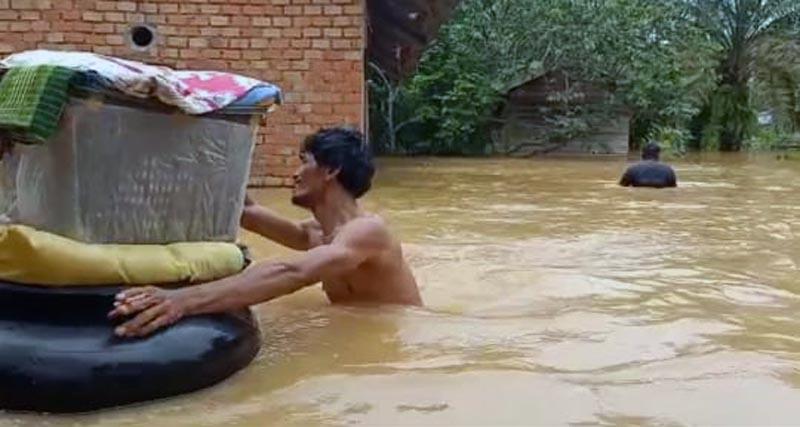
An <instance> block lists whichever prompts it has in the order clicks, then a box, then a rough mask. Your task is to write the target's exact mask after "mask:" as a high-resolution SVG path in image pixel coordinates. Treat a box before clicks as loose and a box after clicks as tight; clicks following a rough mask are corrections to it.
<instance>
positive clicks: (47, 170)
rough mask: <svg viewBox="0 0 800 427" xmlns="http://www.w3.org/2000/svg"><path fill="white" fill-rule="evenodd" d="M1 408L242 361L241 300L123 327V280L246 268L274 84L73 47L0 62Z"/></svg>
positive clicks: (145, 384) (65, 403)
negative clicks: (254, 157)
mask: <svg viewBox="0 0 800 427" xmlns="http://www.w3.org/2000/svg"><path fill="white" fill-rule="evenodd" d="M0 73H2V79H0V153H1V154H2V159H1V160H0V343H2V352H0V410H13V411H37V412H81V411H89V410H95V409H100V408H105V407H111V406H118V405H124V404H128V403H133V402H140V401H146V400H151V399H156V398H161V397H167V396H171V395H176V394H180V393H185V392H189V391H193V390H197V389H200V388H203V387H207V386H210V385H212V384H214V383H217V382H219V381H221V380H223V379H225V378H227V377H228V376H230V375H232V374H233V373H234V372H236V371H238V370H240V369H242V368H243V367H245V366H246V365H248V364H249V363H250V362H251V361H252V359H253V358H254V357H255V355H256V353H257V352H258V350H259V348H260V345H261V340H260V333H259V331H258V328H257V326H256V323H255V322H254V321H253V318H252V315H251V313H250V312H249V311H243V312H236V313H226V314H220V315H208V316H199V317H193V318H189V319H185V320H183V321H181V322H179V323H177V324H176V325H174V326H173V327H171V328H167V329H166V330H163V331H161V332H159V333H157V334H155V335H153V336H151V337H148V338H145V339H121V338H117V337H115V336H114V335H113V327H114V325H113V324H111V323H110V321H109V320H108V319H107V317H106V315H107V313H108V312H109V310H110V309H111V308H112V306H113V299H114V295H115V294H116V293H117V292H118V291H119V290H120V289H122V288H123V287H128V286H142V285H162V286H187V285H189V286H190V285H192V284H198V283H202V282H207V281H211V280H215V279H220V278H223V277H227V276H230V275H233V274H236V273H238V272H240V271H241V270H242V269H244V268H245V267H246V264H247V263H248V261H247V259H246V256H245V253H244V252H243V248H241V247H240V246H237V245H236V243H235V241H236V236H237V233H238V225H239V216H240V215H241V211H242V209H243V204H244V195H245V190H246V184H247V178H248V175H249V170H250V158H251V154H252V151H253V147H254V144H255V137H256V131H257V128H258V126H259V123H260V122H261V120H263V119H264V118H265V116H266V114H267V113H268V112H269V111H271V109H272V108H274V107H275V106H276V105H277V104H279V103H280V101H281V93H280V90H279V89H278V88H277V87H275V86H273V85H271V84H268V83H264V82H261V81H258V80H254V79H250V78H247V77H243V76H238V75H233V74H229V73H222V72H198V71H174V70H171V69H168V68H165V67H155V66H150V65H146V64H142V63H138V62H134V61H127V60H123V59H119V58H113V57H108V56H102V55H95V54H90V53H82V52H53V51H41V50H39V51H28V52H22V53H18V54H14V55H11V56H9V57H7V58H5V59H4V60H2V61H0Z"/></svg>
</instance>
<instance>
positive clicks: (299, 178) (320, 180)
mask: <svg viewBox="0 0 800 427" xmlns="http://www.w3.org/2000/svg"><path fill="white" fill-rule="evenodd" d="M292 178H293V179H294V187H293V188H292V203H293V204H295V205H297V206H300V207H303V208H306V209H311V208H313V207H314V205H316V204H317V203H318V201H319V200H320V199H321V197H322V194H323V192H324V190H325V186H326V185H327V184H328V181H329V179H330V175H329V173H328V169H327V168H324V167H321V166H320V165H319V164H318V163H317V161H316V160H315V159H314V156H313V155H312V154H311V153H309V152H307V151H302V152H300V166H298V167H297V170H296V171H295V172H294V175H292Z"/></svg>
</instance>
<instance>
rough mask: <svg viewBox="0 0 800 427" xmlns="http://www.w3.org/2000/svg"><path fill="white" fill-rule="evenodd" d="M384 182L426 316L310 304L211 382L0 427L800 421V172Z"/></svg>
mask: <svg viewBox="0 0 800 427" xmlns="http://www.w3.org/2000/svg"><path fill="white" fill-rule="evenodd" d="M381 166H382V169H381V171H380V176H379V179H378V181H377V183H376V185H375V190H374V193H373V194H371V195H370V196H369V198H368V199H367V200H366V205H367V206H368V207H369V208H371V209H374V210H376V211H377V212H379V213H381V214H382V215H384V216H385V217H386V218H387V219H388V220H389V222H390V223H391V224H392V226H393V227H394V229H395V230H396V232H397V233H398V234H399V236H400V237H401V238H402V239H403V241H404V242H405V250H406V253H407V257H408V259H409V260H410V262H411V264H412V267H413V269H414V271H415V273H416V275H417V278H418V280H419V283H420V285H421V288H422V293H423V297H424V299H425V302H426V304H427V307H426V308H425V309H401V308H384V309H364V308H344V307H332V306H329V305H328V304H327V302H326V300H325V299H324V296H323V294H322V291H321V290H320V289H319V287H314V288H310V289H307V290H305V291H302V292H300V293H298V294H295V295H293V296H291V297H288V298H285V299H283V300H278V301H275V302H273V303H269V304H266V305H262V306H260V307H258V309H257V311H258V312H259V314H260V317H261V323H262V325H263V332H264V337H265V346H264V348H263V351H262V352H261V354H260V355H259V357H258V359H257V360H256V362H255V363H253V365H251V366H250V367H249V368H248V369H246V370H245V371H243V372H242V373H241V374H239V375H237V376H235V377H233V378H232V379H230V380H228V381H226V382H225V383H223V384H221V385H219V386H217V387H213V388H211V389H208V390H205V391H202V392H199V393H195V394H191V395H188V396H182V397H178V398H174V399H168V400H165V401H162V402H157V403H154V404H147V405H140V406H136V407H133V408H126V409H121V410H112V411H106V412H101V413H99V414H91V415H84V416H72V417H42V416H21V415H11V414H6V415H0V426H3V427H6V426H26V427H27V426H37V427H39V426H57V427H65V426H220V425H226V426H271V425H275V426H292V425H296V426H316V425H323V426H328V425H331V426H333V425H345V424H365V425H409V424H413V425H507V424H515V425H523V424H524V425H568V424H574V425H669V426H672V425H696V424H703V425H707V424H717V425H743V424H749V425H775V424H798V423H800V371H799V370H798V368H800V334H799V333H798V331H800V314H798V313H800V280H798V279H800V275H798V262H799V261H800V259H799V257H800V251H798V249H800V245H799V244H798V235H799V234H800V162H793V161H777V160H775V158H774V157H772V156H763V157H758V158H757V157H749V158H748V157H743V156H714V157H707V158H703V159H700V158H689V159H684V160H681V161H678V162H676V163H675V166H676V170H677V172H678V176H679V179H680V188H679V189H677V190H660V191H659V190H646V189H641V190H631V189H625V188H619V187H617V186H616V185H615V181H616V179H617V178H618V177H619V175H620V173H621V172H622V169H623V168H624V166H625V165H624V162H623V161H621V160H603V161H595V160H546V161H545V160H531V161H522V160H463V159H444V160H441V159H435V160H432V159H412V160H408V159H402V160H401V159H391V160H383V161H382V162H381ZM256 196H257V197H258V199H259V200H261V201H262V202H263V203H265V204H267V205H270V206H273V207H275V208H276V209H277V210H279V211H281V212H284V213H286V214H289V215H292V216H295V217H298V218H300V217H301V216H302V215H303V214H302V212H300V211H298V210H295V209H294V208H292V207H290V206H289V204H288V192H287V191H285V190H267V191H260V192H257V193H256ZM245 241H246V242H248V243H249V244H250V245H251V246H252V247H253V248H254V251H255V253H256V255H257V256H258V257H259V258H269V257H272V256H279V255H286V254H289V253H290V252H289V251H287V250H281V249H278V248H276V247H275V246H273V245H272V244H267V243H264V242H263V241H261V240H259V239H256V238H254V237H253V236H249V235H248V236H245Z"/></svg>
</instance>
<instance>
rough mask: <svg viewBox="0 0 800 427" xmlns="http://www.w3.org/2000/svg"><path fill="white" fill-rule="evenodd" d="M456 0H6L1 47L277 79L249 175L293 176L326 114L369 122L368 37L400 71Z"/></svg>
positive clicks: (284, 180) (266, 180) (259, 180)
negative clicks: (275, 98)
mask: <svg viewBox="0 0 800 427" xmlns="http://www.w3.org/2000/svg"><path fill="white" fill-rule="evenodd" d="M455 3H456V1H455V0H442V1H431V0H415V1H403V0H368V1H367V3H366V4H365V3H363V1H362V0H0V55H2V56H4V55H7V54H10V53H13V52H18V51H22V50H29V49H62V50H82V51H93V52H97V53H101V54H108V55H114V56H120V57H124V58H129V59H134V60H138V61H142V62H148V63H154V64H162V65H167V66H170V67H173V68H179V69H213V70H228V71H231V72H235V73H240V74H245V75H249V76H252V77H256V78H260V79H263V80H267V81H270V82H273V83H276V84H278V85H279V86H281V88H282V89H283V90H284V93H285V101H286V102H285V104H284V105H283V106H282V107H281V108H280V109H278V111H277V112H276V113H275V114H273V115H271V116H270V117H269V119H268V124H267V126H266V127H265V128H264V129H262V130H261V132H260V134H259V139H258V142H257V144H258V145H257V147H256V152H255V154H254V158H253V166H252V177H251V184H253V185H256V186H265V185H266V186H272V185H285V184H288V180H289V179H288V177H289V175H290V174H291V172H292V171H293V169H294V167H295V166H296V162H297V161H298V159H297V156H296V152H297V147H298V143H299V141H300V140H301V139H302V138H303V136H305V135H307V134H308V133H310V132H312V131H314V130H316V129H317V128H319V127H323V126H330V125H337V124H349V125H354V126H359V127H362V128H363V127H364V126H365V125H366V122H367V118H366V115H365V114H366V113H365V111H366V108H365V103H366V92H365V84H364V70H365V68H366V67H365V65H364V60H365V51H366V45H367V40H369V44H370V45H374V46H375V47H376V48H375V52H374V54H372V57H373V60H375V61H376V62H378V63H379V64H380V65H381V66H382V67H384V68H385V69H387V70H390V72H391V73H392V75H394V76H395V77H398V78H399V77H402V75H404V74H407V73H408V72H409V70H410V69H412V68H413V64H414V63H415V61H416V60H417V59H418V57H419V53H420V52H421V46H422V45H424V44H426V43H427V42H428V41H429V40H430V37H432V35H433V33H434V32H435V29H436V28H438V26H439V24H440V23H441V22H442V20H443V19H444V17H446V15H447V13H448V12H449V11H451V10H452V8H453V7H454V5H455ZM368 17H369V18H370V19H369V21H372V22H373V24H372V25H367V22H368ZM368 27H369V28H370V31H367V29H368Z"/></svg>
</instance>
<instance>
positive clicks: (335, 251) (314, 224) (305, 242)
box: [109, 128, 422, 337]
mask: <svg viewBox="0 0 800 427" xmlns="http://www.w3.org/2000/svg"><path fill="white" fill-rule="evenodd" d="M300 159H301V161H302V163H301V164H300V166H299V167H298V169H297V171H296V172H295V174H294V177H293V178H294V189H293V191H292V203H294V204H295V205H297V206H300V207H303V208H305V209H308V210H310V211H311V213H312V214H313V218H312V219H309V220H307V221H304V222H300V223H295V222H292V221H290V220H287V219H285V218H281V217H279V216H277V215H276V214H274V213H273V212H271V211H270V210H268V209H266V208H264V207H261V206H259V205H257V204H255V203H253V202H252V201H251V200H250V198H249V197H248V198H247V200H246V202H245V209H244V212H243V214H242V220H241V222H242V226H243V227H244V228H245V229H247V230H250V231H253V232H255V233H258V234H260V235H262V236H264V237H266V238H268V239H271V240H274V241H276V242H278V243H280V244H282V245H284V246H287V247H290V248H292V249H296V250H302V251H305V253H303V254H302V255H301V256H299V257H297V258H294V259H289V260H281V261H267V262H262V263H259V264H256V265H254V266H253V267H251V268H249V269H247V270H245V271H243V272H241V273H239V274H237V275H235V276H231V277H229V278H225V279H221V280H218V281H214V282H210V283H206V284H203V285H199V286H192V287H187V288H181V289H175V290H167V289H160V288H156V287H146V288H136V289H129V290H125V291H123V292H121V293H119V294H118V295H117V297H116V302H115V304H114V305H115V308H114V309H113V310H112V311H111V313H109V317H111V318H121V317H127V316H131V315H136V316H135V317H133V318H132V319H130V320H128V321H127V322H125V323H124V324H122V325H121V326H119V327H117V328H116V329H115V330H114V332H115V334H117V335H119V336H124V337H133V336H145V335H148V334H150V333H152V332H153V331H155V330H157V329H159V328H163V327H165V326H168V325H170V324H173V323H175V322H176V321H178V320H179V319H181V318H182V317H185V316H192V315H197V314H204V313H214V312H221V311H228V310H233V309H238V308H244V307H248V306H250V305H254V304H259V303H263V302H266V301H270V300H272V299H275V298H278V297H280V296H284V295H288V294H291V293H293V292H295V291H298V290H300V289H302V288H305V287H307V286H311V285H314V284H316V283H319V282H322V283H323V289H324V290H325V293H326V294H327V296H328V299H329V300H330V301H331V302H332V303H334V304H340V303H341V304H348V303H372V304H399V305H422V299H421V297H420V295H419V291H418V289H417V283H416V281H415V280H414V276H413V274H412V272H411V269H410V268H409V266H408V265H407V264H406V262H405V260H404V259H403V253H402V250H401V247H400V242H399V241H398V240H396V239H395V238H394V237H393V236H392V234H391V233H390V232H389V229H388V227H387V225H386V223H385V222H384V221H383V219H381V218H380V217H378V216H377V215H373V214H370V213H367V212H365V211H363V210H362V209H361V207H360V206H359V204H358V202H357V199H358V198H359V197H361V196H362V195H364V194H365V193H366V192H367V191H368V190H369V189H370V186H371V182H372V176H373V175H374V173H375V167H374V166H373V163H372V159H371V156H370V154H369V150H368V148H367V147H366V145H365V144H364V142H363V140H362V137H361V134H360V133H358V132H356V131H352V130H348V129H341V128H333V129H325V130H321V131H319V132H318V133H316V134H314V135H311V136H309V137H308V138H306V140H305V141H304V143H303V147H302V150H301V152H300Z"/></svg>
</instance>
